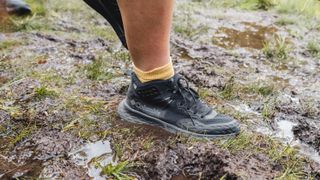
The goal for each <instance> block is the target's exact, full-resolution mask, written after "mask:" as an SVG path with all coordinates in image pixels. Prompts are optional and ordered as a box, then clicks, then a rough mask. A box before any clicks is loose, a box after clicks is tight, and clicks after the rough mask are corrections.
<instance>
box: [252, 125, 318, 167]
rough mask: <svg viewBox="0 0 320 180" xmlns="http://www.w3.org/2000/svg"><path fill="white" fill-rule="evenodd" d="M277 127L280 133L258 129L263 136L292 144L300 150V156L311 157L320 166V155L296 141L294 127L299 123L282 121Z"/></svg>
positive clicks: (267, 129)
mask: <svg viewBox="0 0 320 180" xmlns="http://www.w3.org/2000/svg"><path fill="white" fill-rule="evenodd" d="M276 125H277V127H278V131H276V132H273V131H272V130H270V129H269V128H262V127H260V128H258V129H257V131H258V132H260V133H263V134H267V135H272V136H274V137H277V138H280V139H282V140H283V141H284V142H285V143H288V144H290V145H291V146H294V147H296V148H298V149H299V152H300V154H302V155H304V156H306V157H309V158H310V159H312V160H313V161H315V162H317V163H319V164H320V154H319V153H318V152H317V151H316V150H315V149H314V148H312V147H310V146H308V145H307V144H305V143H303V142H301V141H300V140H296V139H295V137H294V134H293V131H292V129H293V127H294V126H296V125H297V123H294V122H291V121H287V120H281V121H277V122H276Z"/></svg>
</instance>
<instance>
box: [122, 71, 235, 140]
mask: <svg viewBox="0 0 320 180" xmlns="http://www.w3.org/2000/svg"><path fill="white" fill-rule="evenodd" d="M131 78H132V80H131V85H130V87H129V90H128V93H127V98H126V99H125V100H123V101H122V102H121V103H120V105H119V107H118V113H119V115H120V117H121V119H122V120H125V121H129V122H133V123H146V124H151V125H155V126H159V127H162V128H164V129H166V130H168V131H170V132H173V133H184V134H189V135H192V136H196V137H208V138H214V137H221V136H228V135H237V134H238V133H239V131H240V127H239V123H238V122H237V121H236V120H234V119H232V118H230V117H228V116H225V115H222V114H218V113H217V112H215V111H214V110H213V109H212V108H211V107H209V106H208V105H207V104H205V103H204V102H202V101H201V100H200V99H199V96H198V94H197V93H196V92H195V91H194V90H193V89H192V88H190V87H189V85H188V82H187V81H186V80H185V79H184V78H183V77H181V76H180V75H178V74H176V75H175V76H174V77H173V78H171V79H168V80H155V81H151V82H147V83H141V82H140V81H139V79H138V78H137V76H136V75H135V74H134V73H132V75H131Z"/></svg>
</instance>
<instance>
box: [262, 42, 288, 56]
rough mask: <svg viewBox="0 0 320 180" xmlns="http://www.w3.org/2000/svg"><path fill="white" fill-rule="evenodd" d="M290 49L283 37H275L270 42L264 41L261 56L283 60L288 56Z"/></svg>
mask: <svg viewBox="0 0 320 180" xmlns="http://www.w3.org/2000/svg"><path fill="white" fill-rule="evenodd" d="M290 51H291V48H290V46H289V44H288V40H287V38H286V37H283V36H275V37H274V38H273V39H272V40H270V41H266V42H265V43H264V47H263V48H262V52H263V54H264V55H265V56H266V57H267V58H268V59H272V58H277V59H282V60H285V59H287V58H288V56H289V52H290Z"/></svg>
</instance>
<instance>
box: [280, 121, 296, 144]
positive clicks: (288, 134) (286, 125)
mask: <svg viewBox="0 0 320 180" xmlns="http://www.w3.org/2000/svg"><path fill="white" fill-rule="evenodd" d="M296 125H298V124H297V123H294V122H291V121H287V120H282V121H278V122H277V126H278V128H279V131H278V132H277V133H276V135H275V136H276V137H278V138H281V139H284V140H285V141H286V142H289V143H290V142H292V141H293V140H294V134H293V132H292V129H293V127H294V126H296Z"/></svg>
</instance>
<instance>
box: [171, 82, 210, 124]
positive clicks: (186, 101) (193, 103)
mask: <svg viewBox="0 0 320 180" xmlns="http://www.w3.org/2000/svg"><path fill="white" fill-rule="evenodd" d="M176 84H177V87H176V90H177V92H179V94H180V95H181V97H182V101H180V105H181V106H183V107H184V108H183V109H184V111H185V112H186V113H187V114H188V116H189V117H190V119H191V121H192V124H193V125H194V126H195V119H194V115H195V114H199V115H201V117H203V116H204V115H206V114H208V112H205V111H202V112H200V109H203V108H207V107H208V106H206V105H205V104H203V103H202V102H201V101H200V100H199V95H198V93H197V92H196V91H195V90H194V89H192V88H191V87H190V86H189V83H188V81H187V80H186V79H185V78H183V77H178V79H177V83H176ZM190 97H191V98H190Z"/></svg>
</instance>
